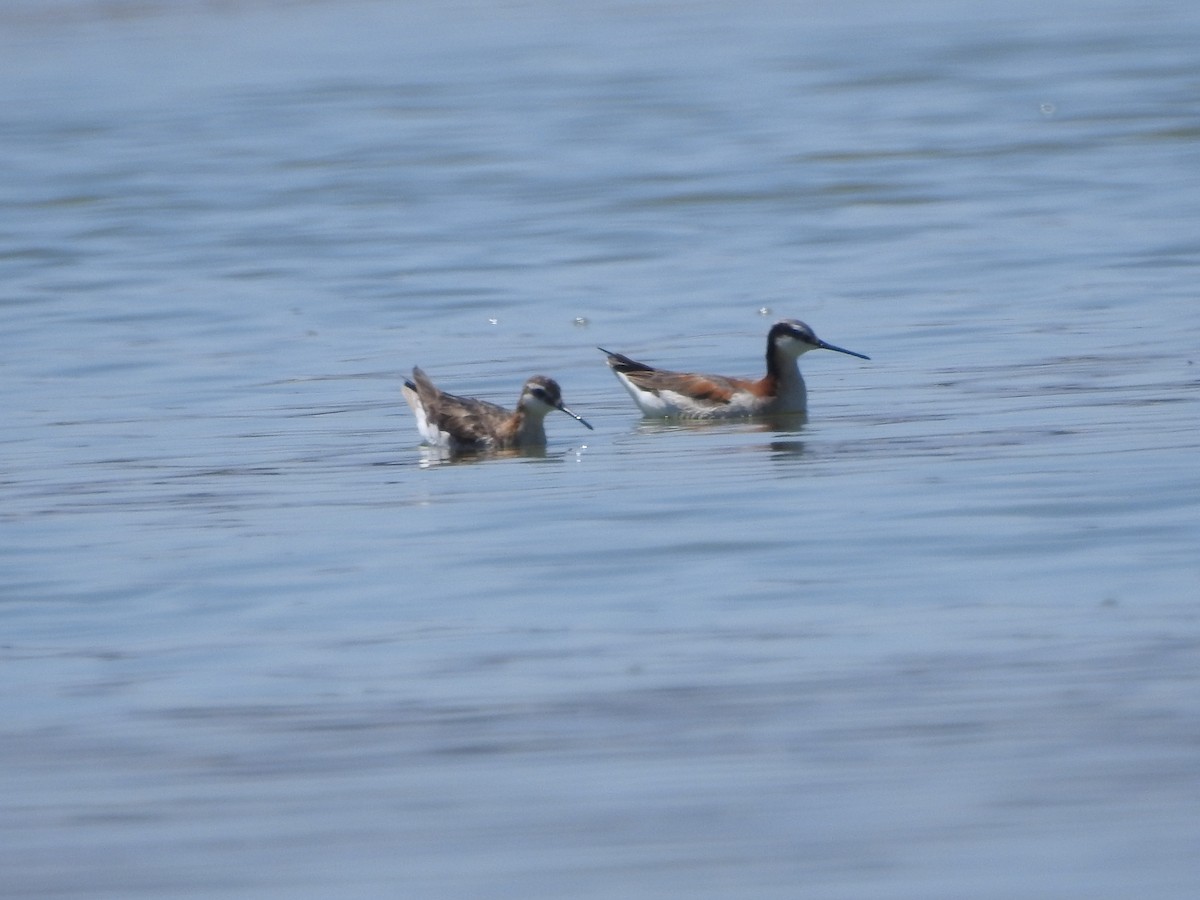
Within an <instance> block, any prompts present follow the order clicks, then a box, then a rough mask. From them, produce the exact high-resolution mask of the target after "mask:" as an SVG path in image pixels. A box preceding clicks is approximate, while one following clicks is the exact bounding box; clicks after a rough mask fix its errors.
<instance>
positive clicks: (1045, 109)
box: [1038, 103, 1058, 119]
mask: <svg viewBox="0 0 1200 900" xmlns="http://www.w3.org/2000/svg"><path fill="white" fill-rule="evenodd" d="M1038 109H1040V110H1041V112H1042V115H1043V116H1045V117H1046V118H1047V119H1048V118H1050V117H1051V116H1052V115H1054V114H1055V113H1056V112H1058V107H1057V106H1055V105H1054V104H1053V103H1043V104H1042V105H1041V106H1039V107H1038Z"/></svg>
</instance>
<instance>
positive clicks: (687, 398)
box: [598, 319, 871, 419]
mask: <svg viewBox="0 0 1200 900" xmlns="http://www.w3.org/2000/svg"><path fill="white" fill-rule="evenodd" d="M598 349H599V350H600V352H602V353H604V354H606V355H607V356H608V365H609V367H610V368H611V369H612V370H613V373H614V374H615V375H616V376H617V380H618V381H619V382H621V384H622V385H624V387H625V390H627V391H629V395H630V396H631V397H633V402H634V403H636V404H637V405H638V407H639V408H640V409H641V411H642V412H643V413H644V414H645V415H647V416H665V417H671V418H682V419H729V418H736V417H741V416H760V415H782V414H788V413H803V412H804V411H805V410H806V408H807V392H806V391H805V388H804V378H803V376H801V374H800V367H799V366H798V365H796V359H797V358H798V357H799V356H800V355H801V354H804V353H807V352H808V351H809V350H816V349H821V350H836V351H837V352H838V353H848V354H849V355H850V356H857V357H858V358H859V359H870V358H871V357H869V356H866V355H864V354H862V353H855V352H854V351H853V350H846V349H844V348H843V347H835V346H834V345H833V344H827V343H825V341H823V340H821V339H820V338H819V337H817V336H816V335H815V334H813V330H812V329H811V328H809V327H808V326H807V325H805V324H804V323H803V322H800V321H798V320H796V319H784V320H783V321H781V322H776V323H775V324H774V325H772V326H771V330H770V332H769V333H768V334H767V374H766V375H764V376H763V377H762V378H760V379H758V380H757V381H754V380H751V379H749V378H726V377H724V376H722V375H700V374H696V373H691V372H668V371H665V370H663V369H655V368H654V367H652V366H648V365H646V364H645V363H640V362H637V361H635V360H632V359H630V358H629V357H628V356H623V355H622V354H620V353H611V352H609V351H608V350H605V349H604V348H603V347H600V348H598Z"/></svg>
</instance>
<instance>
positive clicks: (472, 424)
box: [401, 368, 592, 450]
mask: <svg viewBox="0 0 1200 900" xmlns="http://www.w3.org/2000/svg"><path fill="white" fill-rule="evenodd" d="M401 390H402V392H403V393H404V399H405V400H406V401H408V405H409V406H410V407H411V408H412V411H413V414H414V415H415V416H416V417H417V430H418V431H419V432H421V437H423V438H424V439H425V441H426V442H427V443H430V444H433V445H434V446H435V447H444V448H447V449H452V450H511V449H517V448H522V447H541V446H544V445H545V443H546V427H545V424H544V421H545V418H546V414H547V413H549V412H550V411H551V410H555V409H557V410H561V411H562V412H565V413H566V414H567V415H568V416H570V417H571V418H573V419H578V420H579V421H580V422H582V423H583V424H584V425H586V426H587V427H588V428H589V429H590V428H591V427H592V426H591V425H589V424H588V423H587V422H586V421H584V420H583V418H581V417H580V416H577V415H575V413H573V412H571V410H569V409H567V408H566V407H565V406H564V405H563V402H562V390H561V389H560V388H559V386H558V382H557V381H555V380H554V379H553V378H547V377H545V376H544V375H535V376H533V377H532V378H530V379H529V380H528V381H526V382H525V386H524V387H523V388H522V389H521V397H520V399H519V400H518V401H517V409H516V412H509V411H508V410H507V409H505V408H504V407H503V406H497V405H496V404H495V403H488V402H487V401H486V400H476V399H475V398H473V397H458V396H455V395H454V394H447V393H446V392H445V391H441V390H438V389H437V388H436V387H435V386H434V384H433V382H432V381H430V380H429V376H428V375H426V374H425V373H424V372H422V371H421V370H420V369H419V368H414V369H413V371H412V380H411V381H405V382H404V387H403V388H401Z"/></svg>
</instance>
